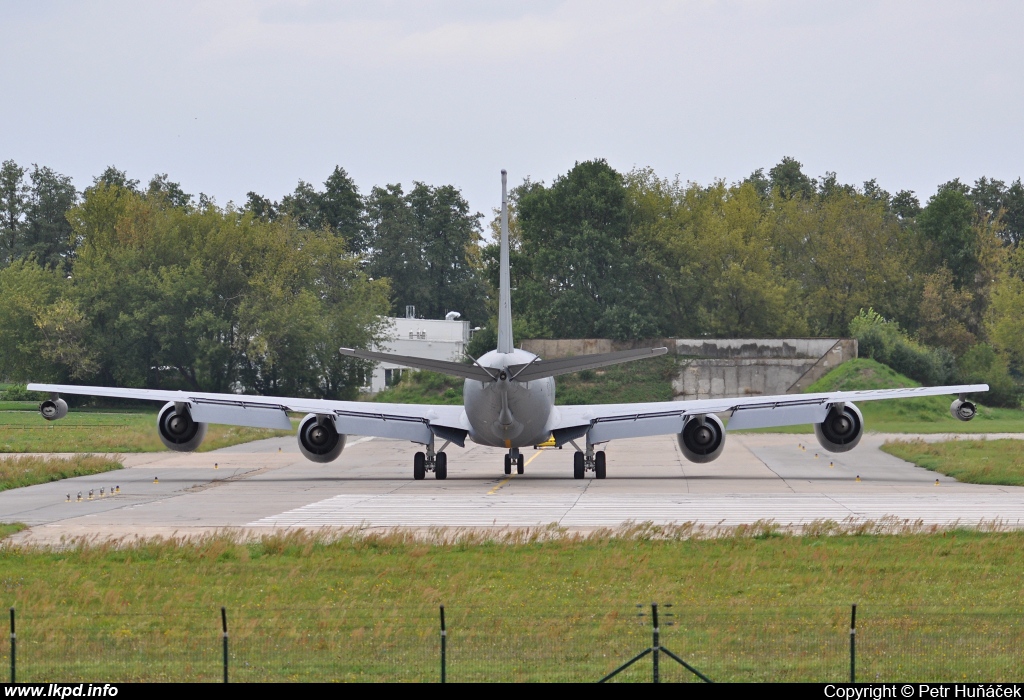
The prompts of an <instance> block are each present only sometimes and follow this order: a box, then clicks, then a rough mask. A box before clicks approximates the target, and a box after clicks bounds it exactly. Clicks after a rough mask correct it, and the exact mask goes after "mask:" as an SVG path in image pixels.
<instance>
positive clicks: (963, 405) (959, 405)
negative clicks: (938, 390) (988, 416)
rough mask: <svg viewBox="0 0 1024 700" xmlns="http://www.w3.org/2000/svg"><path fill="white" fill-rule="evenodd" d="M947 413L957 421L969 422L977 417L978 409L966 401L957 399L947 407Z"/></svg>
mask: <svg viewBox="0 0 1024 700" xmlns="http://www.w3.org/2000/svg"><path fill="white" fill-rule="evenodd" d="M949 412H950V413H951V414H952V415H953V417H954V418H956V419H957V420H962V421H969V420H971V419H972V418H974V416H976V415H978V407H977V406H975V405H974V404H973V403H971V402H970V401H968V400H966V399H957V400H956V401H954V402H953V403H951V404H950V405H949Z"/></svg>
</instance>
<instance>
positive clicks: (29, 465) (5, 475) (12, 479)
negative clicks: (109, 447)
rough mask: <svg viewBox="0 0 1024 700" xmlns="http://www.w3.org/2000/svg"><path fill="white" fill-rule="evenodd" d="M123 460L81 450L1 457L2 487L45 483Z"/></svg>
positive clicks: (114, 466) (113, 465) (94, 471)
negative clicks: (54, 454)
mask: <svg viewBox="0 0 1024 700" xmlns="http://www.w3.org/2000/svg"><path fill="white" fill-rule="evenodd" d="M121 466H122V465H121V462H120V460H116V459H111V458H109V457H97V456H95V455H89V454H80V455H74V456H73V457H70V458H68V459H64V458H62V457H39V456H34V455H32V456H24V457H0V491H6V490H7V489H17V488H21V487H22V486H34V485H35V484H45V483H47V482H49V481H59V480H60V479H68V478H71V477H73V476H88V475H89V474H100V473H102V472H108V471H111V470H113V469H120V468H121Z"/></svg>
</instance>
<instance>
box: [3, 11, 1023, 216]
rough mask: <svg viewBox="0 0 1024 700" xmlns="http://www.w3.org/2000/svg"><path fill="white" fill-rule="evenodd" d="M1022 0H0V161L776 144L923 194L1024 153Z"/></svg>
mask: <svg viewBox="0 0 1024 700" xmlns="http://www.w3.org/2000/svg"><path fill="white" fill-rule="evenodd" d="M1022 26H1024V3H1021V2H1017V1H1015V0H1011V1H1005V2H985V1H984V0H972V1H971V2H950V1H948V0H927V1H900V0H887V1H875V0H855V1H850V2H828V1H825V0H777V1H774V2H767V1H760V0H758V1H755V0H731V1H722V2H718V1H713V0H679V1H667V0H666V1H660V2H659V1H651V2H643V1H642V0H638V1H634V2H629V3H625V2H605V1H603V0H579V1H577V0H568V1H565V2H537V1H535V0H518V1H516V2H502V3H499V2H487V1H485V0H475V1H471V0H450V1H442V0H421V1H420V2H400V1H395V0H374V1H372V2H355V1H345V0H336V1H331V2H328V1H325V0H309V1H297V0H296V1H285V0H218V1H217V2H193V1H189V0H182V1H179V2H163V3H139V2H119V1H112V0H94V1H92V2H88V3H82V2H71V1H67V2H48V1H46V0H31V1H29V0H25V1H21V2H16V1H12V0H0V160H7V159H13V160H14V161H16V162H18V163H19V164H21V165H27V164H30V163H38V164H39V165H46V166H49V167H52V168H53V169H55V170H57V171H58V172H61V173H64V174H67V175H70V176H72V178H73V179H74V182H75V184H76V185H77V186H78V187H79V188H80V189H81V188H84V187H86V186H88V185H89V184H90V183H91V181H92V178H93V177H94V176H96V175H98V174H99V173H100V172H101V171H102V170H103V169H104V168H105V167H106V166H108V165H115V166H116V167H118V168H120V169H123V170H126V171H127V172H128V175H129V176H131V177H134V178H136V179H139V180H142V181H143V183H145V182H147V181H148V180H149V178H150V177H151V176H152V175H153V174H155V173H167V174H168V175H169V176H170V179H171V180H173V181H177V182H180V183H181V185H182V187H183V188H184V189H185V191H187V192H192V193H199V192H205V193H207V194H208V195H212V196H213V197H215V199H216V201H217V202H218V203H220V204H226V203H227V202H228V201H234V202H236V203H242V202H244V201H245V196H246V193H247V192H248V191H250V190H252V191H255V192H258V193H260V194H262V195H264V196H268V197H271V198H273V199H278V198H279V197H281V196H282V195H284V194H286V193H288V192H290V191H292V190H293V189H294V188H295V185H296V183H297V182H298V181H299V180H300V179H302V180H305V181H307V182H311V183H314V184H316V185H319V184H320V183H322V182H323V181H324V180H325V179H326V178H327V176H328V175H329V174H330V173H331V171H332V170H333V168H334V166H335V165H340V166H342V167H343V168H345V169H346V170H347V171H348V172H349V174H350V175H351V176H352V177H353V178H354V179H355V181H356V183H357V184H358V185H359V187H360V189H361V190H362V191H363V192H367V191H369V189H370V188H371V187H372V186H373V185H384V184H387V183H394V182H399V183H402V184H403V185H404V186H406V187H408V186H409V185H411V183H412V182H413V181H421V182H425V183H427V184H430V185H445V184H452V185H455V186H456V187H458V188H459V189H460V190H461V191H462V193H463V194H464V196H465V197H466V198H467V200H468V201H469V203H470V206H471V207H472V209H473V210H474V211H479V212H483V213H484V214H486V215H487V218H488V219H489V218H490V215H491V211H492V209H493V208H494V207H496V206H498V205H499V203H500V175H499V172H500V170H501V169H502V168H506V169H507V170H508V171H509V177H510V181H511V183H512V184H516V183H518V182H520V181H522V179H523V178H525V177H529V178H530V179H532V180H534V181H543V182H546V183H549V184H550V183H551V182H552V181H553V180H554V179H555V178H556V177H558V176H560V175H563V174H564V173H566V172H567V171H568V170H569V169H570V168H572V166H573V164H574V163H576V162H578V161H583V160H590V159H593V158H605V159H607V160H608V162H609V163H610V164H611V165H612V166H613V167H615V168H617V169H619V170H621V171H628V170H630V169H632V168H634V167H650V168H653V170H654V171H655V172H656V173H657V174H658V175H660V176H662V177H668V178H672V177H676V176H678V177H679V178H681V179H682V180H683V181H694V182H699V183H702V184H708V183H710V182H712V181H713V180H715V179H724V180H726V181H727V182H734V181H737V180H741V179H743V178H744V177H746V176H747V175H749V174H750V173H751V172H752V171H754V170H755V169H757V168H765V170H767V169H769V168H771V166H772V165H774V164H775V163H777V162H778V161H779V160H781V159H782V157H783V156H790V157H794V158H796V159H797V160H799V161H800V162H801V163H803V164H804V171H805V172H806V173H808V174H809V175H812V176H821V175H822V174H824V173H825V172H826V171H834V172H836V173H837V175H838V178H839V180H840V181H842V182H847V183H855V184H859V183H862V182H863V181H864V180H867V179H870V178H876V179H877V180H878V182H879V184H880V185H881V186H882V187H884V188H886V189H888V190H890V191H891V192H896V191H898V190H902V189H910V190H914V191H915V192H917V193H918V195H919V197H920V198H921V200H922V201H926V200H927V198H928V196H930V195H931V194H933V193H934V192H935V189H936V186H937V185H939V184H940V183H943V182H946V181H948V180H950V179H952V178H954V177H959V178H960V179H961V180H963V181H968V182H973V181H974V180H975V179H977V178H978V177H980V176H982V175H985V176H988V177H995V178H998V179H1002V180H1005V181H1010V180H1014V179H1016V178H1018V177H1020V176H1022V175H1024V41H1020V40H1019V32H1020V28H1021V27H1022Z"/></svg>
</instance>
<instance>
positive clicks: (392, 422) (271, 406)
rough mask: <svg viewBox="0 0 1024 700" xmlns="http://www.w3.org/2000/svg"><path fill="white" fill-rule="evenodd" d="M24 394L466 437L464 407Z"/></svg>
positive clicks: (217, 416)
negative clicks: (317, 417) (303, 416)
mask: <svg viewBox="0 0 1024 700" xmlns="http://www.w3.org/2000/svg"><path fill="white" fill-rule="evenodd" d="M28 390H29V391H42V392H47V393H52V394H76V395H83V396H102V397H105V398H111V399H136V400H141V401H160V402H168V401H173V402H175V403H186V404H188V409H189V413H190V414H191V416H192V418H193V420H196V421H198V422H200V423H221V424H224V425H244V426H249V427H253V428H276V429H278V430H291V429H292V424H291V421H290V420H289V418H288V413H289V412H292V413H317V414H322V415H330V416H334V421H335V426H336V427H337V430H338V432H339V433H342V434H344V435H367V436H373V437H385V438H398V439H402V440H410V441H412V442H418V443H421V444H427V443H428V442H430V439H431V437H432V436H434V435H436V436H437V437H440V438H442V439H444V440H451V441H452V442H453V443H455V444H456V445H459V446H460V447H461V446H464V445H465V439H466V436H467V435H468V433H469V431H468V423H467V422H466V421H465V419H464V415H465V410H464V409H463V407H462V406H439V405H425V404H399V403H369V402H363V401H328V400H324V399H301V398H288V397H279V396H247V395H241V394H211V393H204V392H195V391H164V390H160V389H117V388H112V387H99V386H73V385H65V384H29V385H28Z"/></svg>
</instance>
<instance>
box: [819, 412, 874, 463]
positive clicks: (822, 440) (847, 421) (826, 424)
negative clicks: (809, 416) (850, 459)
mask: <svg viewBox="0 0 1024 700" xmlns="http://www.w3.org/2000/svg"><path fill="white" fill-rule="evenodd" d="M814 434H815V435H816V436H817V437H818V443H819V444H820V445H821V446H822V447H824V448H825V449H826V450H828V451H829V452H849V451H850V450H852V449H853V448H854V447H856V446H857V443H858V442H860V436H861V435H863V434H864V416H862V415H861V414H860V409H859V408H857V407H856V406H854V405H853V404H852V403H845V404H836V405H834V406H832V408H830V409H829V412H828V414H827V415H826V416H825V420H823V421H822V422H821V423H815V424H814Z"/></svg>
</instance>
